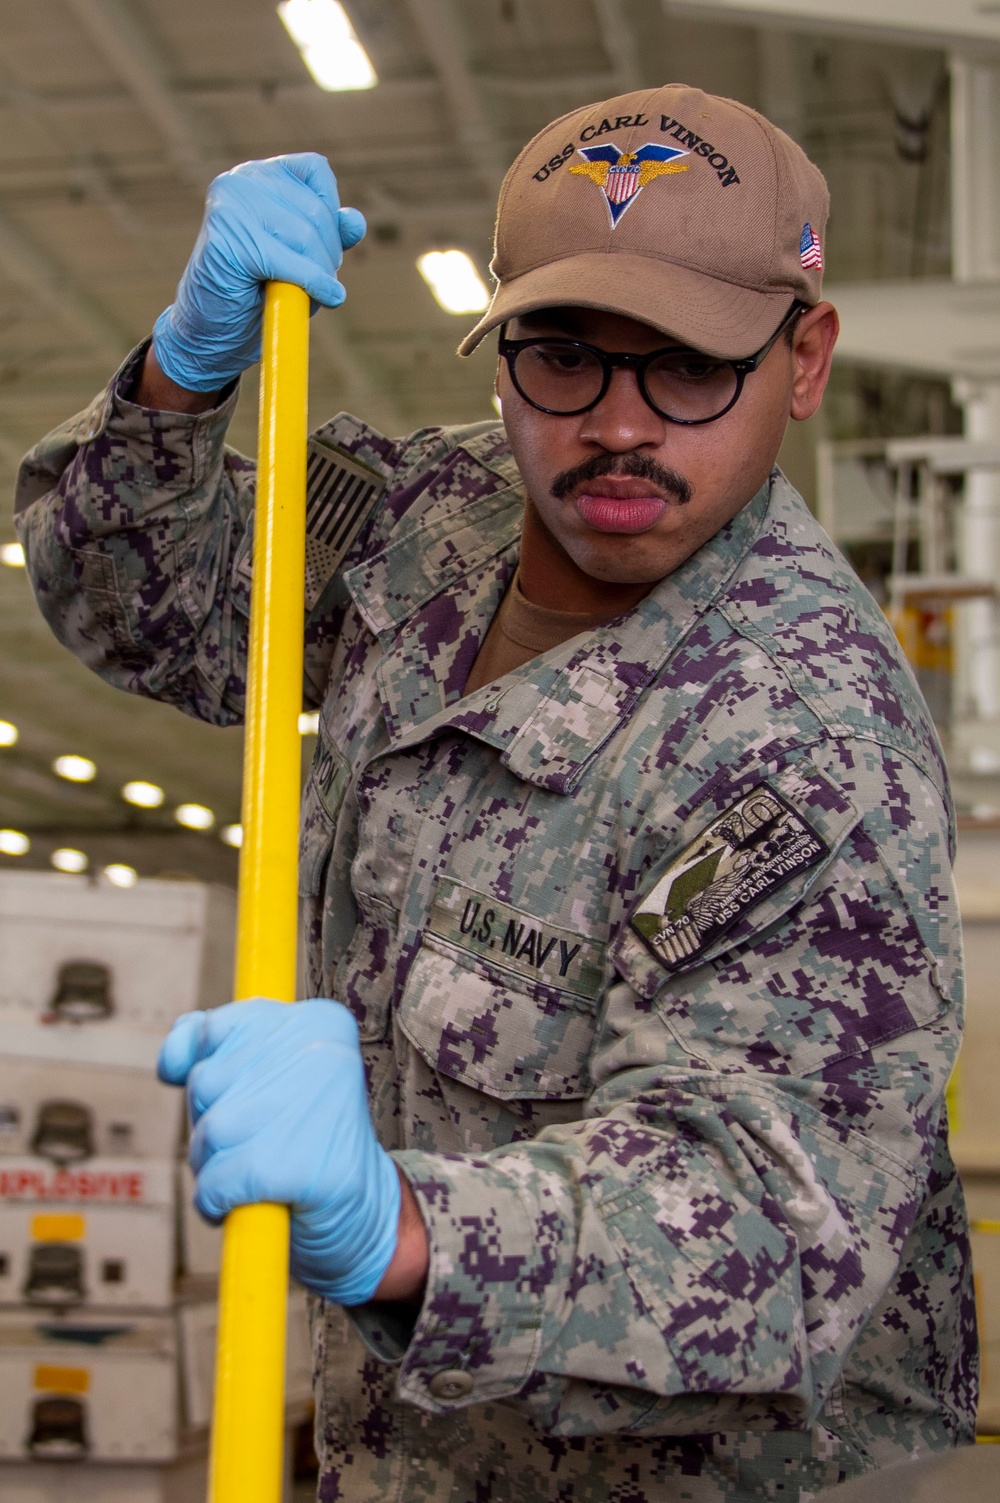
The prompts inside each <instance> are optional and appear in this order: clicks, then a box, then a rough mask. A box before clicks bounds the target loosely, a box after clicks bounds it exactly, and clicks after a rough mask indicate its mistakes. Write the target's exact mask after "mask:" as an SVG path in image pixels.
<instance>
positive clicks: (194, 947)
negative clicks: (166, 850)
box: [0, 873, 309, 1503]
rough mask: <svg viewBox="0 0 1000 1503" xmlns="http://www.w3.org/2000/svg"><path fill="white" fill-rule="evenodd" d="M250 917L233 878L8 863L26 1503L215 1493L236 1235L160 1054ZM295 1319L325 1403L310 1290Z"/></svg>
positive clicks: (6, 1168)
mask: <svg viewBox="0 0 1000 1503" xmlns="http://www.w3.org/2000/svg"><path fill="white" fill-rule="evenodd" d="M234 927H235V895H234V894H233V893H231V892H230V891H228V890H227V889H223V888H214V887H206V886H203V885H201V884H198V883H189V882H152V881H150V882H140V883H139V884H138V885H137V886H136V887H135V888H132V889H128V890H122V889H119V888H115V887H111V886H103V885H95V884H92V883H90V882H88V881H86V880H84V879H82V878H77V877H59V876H49V875H47V874H42V873H4V874H2V875H0V1496H2V1497H3V1498H4V1500H5V1503H6V1500H12V1503H13V1500H16V1503H21V1500H22V1499H23V1500H24V1503H48V1500H49V1499H50V1498H52V1499H55V1498H69V1497H73V1498H74V1499H90V1498H91V1497H93V1498H94V1499H95V1500H96V1499H98V1498H101V1499H103V1498H105V1497H107V1498H109V1499H110V1498H115V1497H118V1496H121V1497H122V1499H123V1500H124V1499H125V1498H126V1497H127V1498H128V1499H129V1500H130V1503H131V1500H133V1499H134V1500H136V1503H139V1500H141V1503H146V1500H147V1499H148V1500H149V1503H160V1500H167V1499H170V1500H171V1503H173V1500H175V1499H176V1500H181V1499H187V1498H188V1497H190V1498H191V1499H196V1498H197V1499H200V1498H201V1497H203V1496H204V1478H205V1455H206V1448H207V1426H208V1422H209V1417H210V1412H211V1391H212V1376H213V1354H214V1345H215V1326H216V1284H217V1274H218V1259H219V1242H220V1237H219V1234H218V1232H216V1231H214V1230H213V1229H211V1228H209V1227H206V1226H205V1225H204V1224H203V1223H200V1222H199V1221H198V1220H197V1218H196V1217H195V1216H194V1214H193V1212H191V1210H190V1205H189V1198H190V1189H191V1185H190V1176H187V1171H186V1169H185V1168H184V1166H183V1164H182V1158H181V1155H182V1151H183V1140H184V1136H185V1114H184V1097H183V1093H182V1092H181V1091H178V1090H175V1089H172V1088H170V1087H167V1086H163V1085H161V1084H160V1083H159V1082H158V1081H157V1079H156V1075H155V1062H156V1054H157V1050H158V1047H159V1044H160V1041H161V1040H162V1038H163V1036H164V1035H165V1034H166V1032H167V1030H168V1029H169V1027H170V1025H171V1023H172V1022H173V1020H174V1018H176V1017H177V1016H178V1014H179V1013H182V1012H185V1011H187V1010H188V1009H190V1008H193V1007H214V1006H216V1005H218V1004H219V1003H221V1002H225V1001H228V1000H229V998H230V996H231V985H232V983H231V977H232V959H233V936H234ZM182 1175H183V1176H187V1177H186V1180H185V1183H184V1184H183V1185H182V1184H181V1176H182ZM289 1314H290V1322H289V1329H290V1343H291V1362H290V1372H289V1396H290V1400H291V1401H292V1403H293V1404H297V1405H299V1406H300V1409H301V1410H304V1408H305V1406H306V1404H307V1403H308V1391H309V1357H308V1336H307V1333H306V1330H305V1312H304V1304H303V1298H302V1294H301V1291H299V1292H297V1293H296V1294H294V1295H293V1296H291V1298H290V1310H289ZM57 1463H58V1464H57Z"/></svg>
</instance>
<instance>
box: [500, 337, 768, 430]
mask: <svg viewBox="0 0 1000 1503" xmlns="http://www.w3.org/2000/svg"><path fill="white" fill-rule="evenodd" d="M512 374H513V377H514V382H515V385H516V386H517V387H518V389H519V390H520V392H521V395H522V396H523V397H525V399H526V400H527V401H529V402H532V403H534V404H536V405H537V406H539V407H544V408H547V409H548V410H549V411H550V412H558V413H571V412H580V411H583V410H585V409H586V408H587V407H590V406H593V404H594V403H595V402H596V401H597V400H598V398H599V397H600V394H601V387H602V386H603V384H604V370H603V367H602V365H601V362H600V360H599V359H598V358H597V356H596V354H594V353H593V352H592V351H591V350H588V349H587V348H586V346H584V345H576V344H570V343H564V342H560V341H558V340H552V341H549V340H543V339H540V340H537V341H534V342H532V343H531V344H530V345H525V346H524V347H523V348H522V349H520V350H518V351H517V354H516V355H515V356H514V369H513V372H512ZM737 379H738V378H737V375H736V372H735V370H734V369H733V367H732V366H731V365H730V364H728V362H726V361H717V360H712V359H711V358H710V357H709V356H707V355H700V354H698V353H697V351H694V350H676V351H668V352H666V353H665V354H662V355H659V356H657V358H656V359H655V360H653V361H651V362H650V363H649V364H648V365H647V366H646V368H645V376H644V385H645V388H646V394H647V396H648V398H649V400H650V401H651V402H652V404H653V406H654V407H656V408H657V409H658V410H659V411H660V412H661V413H662V414H663V415H664V416H665V417H671V418H674V419H677V420H679V421H681V422H704V421H705V419H706V418H712V417H715V416H716V415H717V414H719V413H722V412H724V411H725V409H726V408H727V407H728V406H729V405H730V403H731V402H732V400H733V397H734V396H735V394H736V385H737Z"/></svg>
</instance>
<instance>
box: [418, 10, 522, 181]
mask: <svg viewBox="0 0 1000 1503" xmlns="http://www.w3.org/2000/svg"><path fill="white" fill-rule="evenodd" d="M405 3H406V9H407V12H408V13H409V15H410V18H411V20H412V21H413V24H414V26H415V27H416V30H417V34H418V35H419V37H420V41H421V44H422V46H423V49H424V55H425V57H426V58H427V61H428V62H429V63H430V65H431V67H432V68H433V69H434V71H435V72H436V74H437V76H438V80H439V82H440V85H441V92H442V93H443V95H444V97H445V102H446V104H447V106H448V113H449V115H450V116H451V120H452V124H453V126H454V128H455V134H456V136H457V137H458V141H459V144H460V145H461V147H462V149H463V151H464V152H465V155H466V157H467V158H468V160H469V162H470V163H471V164H472V166H473V167H474V168H475V169H476V171H477V173H478V174H479V177H480V179H481V181H482V183H483V185H484V187H485V188H486V189H487V190H488V192H489V193H490V195H491V196H495V195H496V193H497V192H498V191H499V188H500V184H501V183H502V182H503V179H504V174H505V172H506V171H507V168H508V167H509V165H510V163H509V162H508V160H507V154H506V151H505V150H504V148H503V146H502V144H501V142H500V140H499V139H498V137H497V133H496V131H495V130H494V127H493V124H492V122H491V121H490V119H489V116H488V115H487V114H486V111H485V110H484V109H483V106H482V101H481V99H480V90H479V85H478V80H477V79H475V78H474V76H473V74H472V72H471V70H470V68H469V61H468V57H467V55H466V50H465V46H464V45H463V40H462V34H463V32H462V25H461V22H460V19H459V17H458V15H457V13H456V10H455V7H454V5H453V4H452V0H405Z"/></svg>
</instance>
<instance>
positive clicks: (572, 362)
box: [497, 300, 807, 426]
mask: <svg viewBox="0 0 1000 1503" xmlns="http://www.w3.org/2000/svg"><path fill="white" fill-rule="evenodd" d="M806 307H807V304H805V303H800V302H798V301H797V300H796V301H795V302H793V303H792V306H791V307H790V308H789V310H788V312H787V313H786V314H785V316H784V318H783V319H782V320H781V323H780V324H779V325H778V327H777V328H776V329H775V331H774V333H773V334H772V335H771V337H770V339H769V340H768V341H767V343H766V344H765V345H762V346H761V348H760V349H759V350H758V351H757V352H756V354H754V355H748V356H747V357H746V359H745V360H720V359H718V358H716V356H714V355H705V354H703V353H702V352H701V351H700V350H693V349H689V348H688V347H686V346H684V345H668V346H666V347H665V348H664V349H660V350H650V351H649V353H648V354H646V355H633V354H631V353H629V352H627V351H622V352H609V351H608V350H599V349H597V348H596V347H595V346H594V345H592V344H584V343H583V342H582V341H581V340H578V339H557V338H551V339H550V338H541V339H508V338H507V325H506V324H504V325H503V327H502V328H501V330H500V342H499V344H498V346H497V348H498V351H499V353H500V355H501V357H502V358H503V359H504V360H506V362H507V369H508V370H509V371H510V379H511V380H512V381H513V383H514V387H515V389H516V390H517V391H518V392H519V393H520V395H521V396H522V397H523V398H524V400H525V401H526V402H528V403H530V405H531V406H532V407H535V408H537V409H538V411H539V412H547V413H549V414H551V416H553V417H576V416H578V414H580V413H581V412H589V411H590V409H591V408H592V407H596V406H597V404H598V402H600V401H601V400H602V399H603V397H604V396H605V395H606V393H607V390H608V387H609V386H610V385H611V377H612V374H613V373H614V370H615V367H616V366H626V367H628V368H629V369H631V370H633V371H634V372H635V379H636V382H637V384H638V387H639V391H640V392H641V393H642V396H643V397H644V399H645V401H646V402H647V403H648V405H649V406H650V407H652V409H653V411H654V412H655V413H658V414H659V416H660V417H662V418H666V419H667V421H668V422H669V423H684V424H687V425H689V426H694V425H696V424H698V423H714V422H715V420H716V418H720V417H724V416H725V414H726V413H727V412H729V411H730V409H731V408H733V407H735V405H736V403H737V402H738V401H739V398H740V393H741V392H742V390H743V383H744V382H745V380H746V378H747V376H749V375H750V373H751V371H755V370H756V369H757V368H758V366H759V365H760V363H761V361H762V360H763V359H764V357H765V355H767V354H768V353H769V352H770V350H771V349H772V348H773V347H774V345H775V344H777V342H778V340H779V339H780V337H781V335H782V334H783V333H784V332H785V330H786V329H788V328H790V327H791V325H792V324H793V323H794V322H795V320H796V319H797V318H798V316H799V314H800V313H802V312H803V311H804V310H805V308H806Z"/></svg>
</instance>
